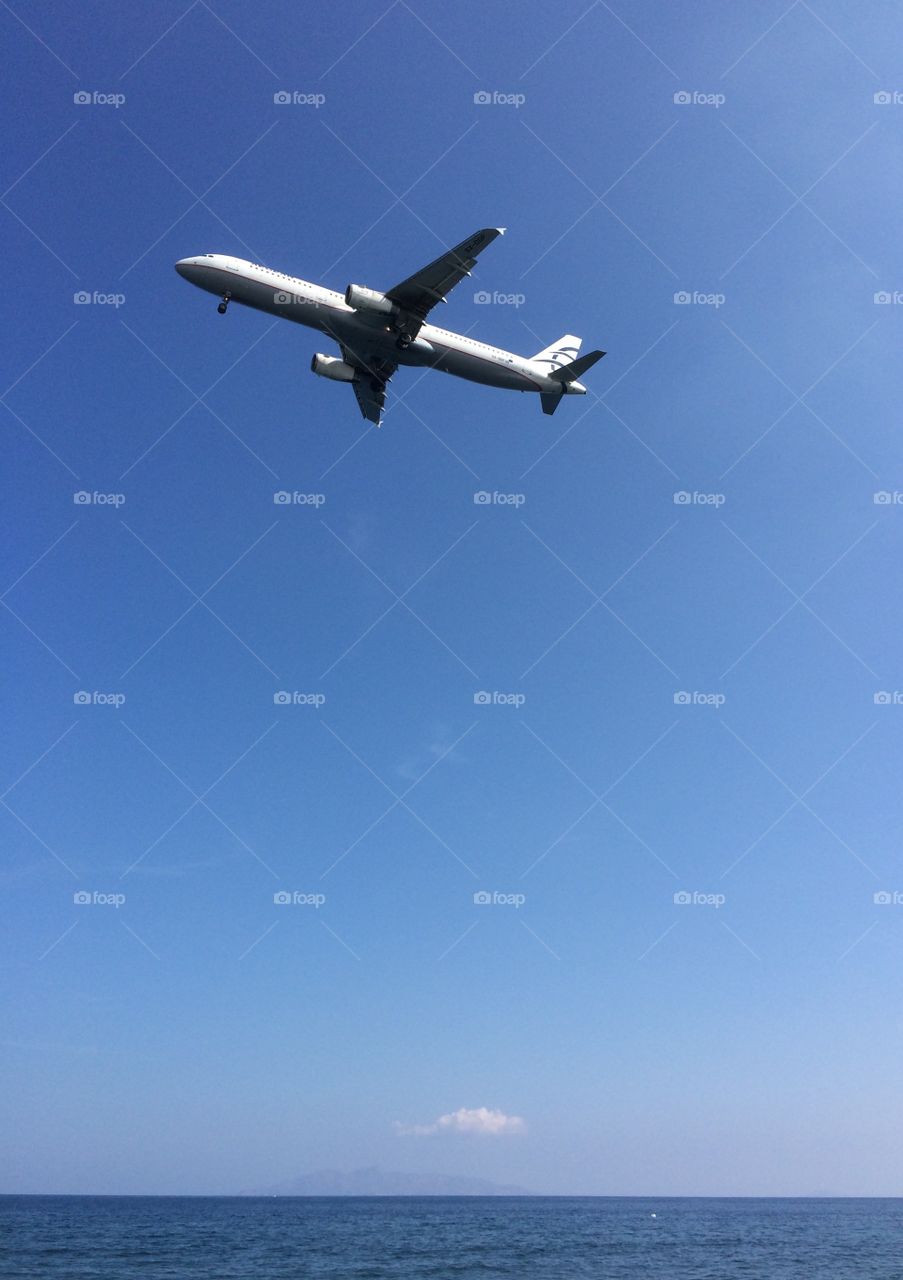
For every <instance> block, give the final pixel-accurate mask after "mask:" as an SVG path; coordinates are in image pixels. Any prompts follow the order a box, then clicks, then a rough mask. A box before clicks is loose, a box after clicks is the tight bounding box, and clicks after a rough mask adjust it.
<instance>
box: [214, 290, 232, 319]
mask: <svg viewBox="0 0 903 1280" xmlns="http://www.w3.org/2000/svg"><path fill="white" fill-rule="evenodd" d="M231 298H232V294H231V293H224V294H223V300H222V302H221V303H220V304H219V306H218V307H217V308H216V309H217V311H218V312H219V313H220V315H221V316H224V315H225V314H226V308H227V307H228V305H229V302H230V299H231Z"/></svg>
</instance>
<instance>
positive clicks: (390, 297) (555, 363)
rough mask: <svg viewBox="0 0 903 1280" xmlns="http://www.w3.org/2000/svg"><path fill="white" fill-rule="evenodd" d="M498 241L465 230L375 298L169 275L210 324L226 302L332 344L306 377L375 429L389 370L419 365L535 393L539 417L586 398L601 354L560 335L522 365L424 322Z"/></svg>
mask: <svg viewBox="0 0 903 1280" xmlns="http://www.w3.org/2000/svg"><path fill="white" fill-rule="evenodd" d="M504 233H505V228H504V227H485V228H484V229H483V230H482V231H475V232H474V234H473V235H471V236H468V237H467V239H466V240H462V241H461V243H460V244H458V245H455V247H454V248H453V249H449V250H448V252H447V253H443V254H442V255H441V256H440V257H438V258H436V260H435V262H431V263H430V264H429V266H426V267H423V268H422V269H421V270H420V271H416V272H415V273H414V274H413V275H412V276H408V278H407V279H406V280H402V282H401V283H400V284H396V285H394V286H393V287H392V288H391V289H387V290H386V292H385V293H380V292H378V291H377V290H376V289H367V288H364V287H363V286H362V285H358V284H350V285H349V286H348V288H347V289H346V290H345V293H344V295H342V294H341V293H336V292H335V291H334V290H332V289H325V288H323V287H322V286H320V285H316V284H311V283H310V281H308V280H299V279H297V278H296V277H295V276H289V275H286V274H285V273H284V272H281V271H273V270H272V269H271V268H269V267H264V266H261V265H260V264H259V263H256V262H246V261H244V260H243V259H240V258H232V257H229V256H228V255H227V254H221V253H203V254H200V255H198V256H197V257H194V258H182V259H180V261H179V262H177V263H176V264H175V267H176V271H177V272H178V273H179V275H180V276H182V277H183V278H184V279H185V280H188V281H189V282H190V283H191V284H194V285H197V286H198V288H199V289H205V290H206V291H207V292H208V293H214V294H218V295H219V297H220V303H219V306H218V307H217V311H218V312H219V313H220V315H225V314H226V310H227V308H228V306H229V303H230V302H238V303H241V304H242V305H243V306H246V307H255V308H256V309H257V310H258V311H267V312H269V313H270V314H271V315H276V316H280V317H281V318H282V319H285V320H294V321H295V322H296V323H298V324H304V325H307V326H308V327H309V328H311V329H319V330H320V331H321V332H322V333H324V334H326V335H327V336H328V337H329V338H332V339H333V340H334V341H335V342H337V343H338V345H339V347H340V349H341V352H342V354H341V357H339V356H328V355H323V354H321V353H319V352H318V353H317V354H316V355H315V356H314V358H313V360H312V361H311V365H310V367H311V370H312V371H313V372H314V373H316V374H318V375H319V376H320V377H322V378H331V379H333V380H334V381H336V382H349V383H350V384H351V386H352V388H353V390H354V393H355V395H356V396H357V402H358V404H359V405H360V409H361V413H362V414H363V416H364V417H365V418H366V419H367V420H368V421H370V422H374V423H375V424H376V425H377V426H380V425H381V423H382V416H383V409H384V408H385V403H386V386H387V384H388V381H389V379H390V378H391V377H392V375H393V373H395V371H396V369H397V368H398V366H399V365H414V366H418V365H419V366H428V367H429V368H432V369H440V370H441V371H442V372H443V373H451V374H454V375H455V376H456V377H459V378H466V379H468V380H469V381H470V382H480V383H483V384H484V385H486V386H491V387H506V388H509V389H512V390H514V391H533V392H538V393H539V398H540V403H541V405H542V411H543V413H547V414H552V413H554V412H555V410H556V409H557V408H558V406H559V404H560V403H561V401H562V400H563V399H564V397H565V396H566V395H585V394H586V387H584V386H583V384H582V383H581V382H579V381H578V379H579V378H580V377H581V376H582V375H583V374H584V373H585V372H586V371H587V369H590V368H592V366H593V365H594V364H595V363H596V362H597V361H598V360H601V359H602V357H603V356H604V355H605V352H604V351H590V352H588V354H587V355H584V356H581V355H580V354H579V353H580V339H579V338H576V337H574V335H573V334H569V333H568V334H565V335H564V337H562V338H559V339H558V341H557V342H553V343H552V345H551V346H549V347H545V348H544V349H543V350H542V351H540V352H538V353H537V354H536V355H535V356H530V357H529V358H528V357H525V356H519V355H515V354H514V353H513V352H511V351H502V350H500V349H499V348H498V347H490V346H487V344H486V343H485V342H477V341H476V339H474V338H469V337H467V336H466V335H464V334H460V333H450V332H449V331H448V330H447V329H440V328H438V326H436V325H433V324H428V323H427V320H426V317H427V315H428V314H429V313H430V311H431V310H432V308H433V307H434V306H435V305H436V304H437V303H439V302H445V301H446V295H447V294H448V293H450V292H451V290H452V289H453V288H454V287H455V285H456V284H458V283H459V282H460V281H461V280H463V279H464V277H465V276H469V275H470V274H471V271H472V269H473V267H474V266H476V261H477V256H478V255H479V254H480V253H482V251H483V250H484V249H485V248H486V247H487V245H490V244H492V242H493V240H495V239H496V238H497V237H498V236H500V235H504Z"/></svg>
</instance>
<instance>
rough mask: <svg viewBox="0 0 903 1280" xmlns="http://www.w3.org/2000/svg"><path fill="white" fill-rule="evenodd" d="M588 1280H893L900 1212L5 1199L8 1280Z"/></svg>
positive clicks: (3, 1263)
mask: <svg viewBox="0 0 903 1280" xmlns="http://www.w3.org/2000/svg"><path fill="white" fill-rule="evenodd" d="M653 1214H654V1215H655V1216H654V1217H653ZM590 1276H591V1277H600V1278H604V1280H622V1278H624V1280H626V1278H627V1277H629V1278H630V1280H634V1278H635V1277H644V1278H646V1277H652V1278H657V1277H662V1278H663V1280H664V1278H665V1277H667V1280H682V1278H683V1277H693V1278H694V1280H735V1278H736V1280H758V1278H759V1277H762V1280H764V1278H765V1277H768V1280H781V1278H782V1277H790V1276H793V1277H798V1278H800V1280H879V1278H880V1280H891V1278H893V1280H901V1278H903V1200H897V1199H893V1200H828V1199H817V1200H764V1199H763V1200H734V1199H725V1200H717V1199H711V1200H710V1199H690V1200H682V1199H661V1200H655V1199H640V1198H630V1199H618V1198H613V1199H608V1198H605V1199H595V1198H583V1197H579V1198H578V1197H575V1198H554V1199H553V1198H545V1197H541V1196H537V1197H530V1198H513V1197H512V1198H510V1199H509V1198H507V1197H504V1198H503V1197H498V1198H495V1197H493V1198H473V1199H471V1198H469V1197H468V1198H464V1197H454V1198H451V1197H449V1198H443V1197H436V1198H431V1197H423V1198H403V1199H402V1198H399V1199H395V1198H379V1199H376V1198H374V1199H368V1198H361V1199H339V1198H336V1199H332V1198H328V1197H323V1198H320V1197H317V1198H309V1199H308V1198H298V1199H294V1198H284V1199H256V1198H220V1197H210V1198H207V1197H196V1198H195V1197H190V1198H183V1197H156V1196H154V1197H144V1196H128V1197H118V1196H2V1197H0V1277H2V1280H43V1278H44V1277H47V1278H48V1280H54V1278H55V1277H65V1280H136V1278H137V1277H141V1278H142V1280H150V1278H151V1277H152V1278H153V1280H197V1278H199V1277H204V1280H207V1278H208V1277H209V1280H258V1278H260V1280H283V1278H288V1277H292V1278H294V1277H314V1278H317V1280H319V1278H321V1277H323V1278H325V1277H329V1280H413V1277H417V1278H418V1280H420V1278H421V1277H423V1278H424V1280H427V1278H429V1277H436V1278H437V1280H439V1278H440V1277H441V1278H443V1280H445V1278H446V1277H448V1278H454V1277H458V1278H459V1280H494V1278H495V1277H517V1280H539V1278H540V1277H541V1278H542V1280H582V1277H590Z"/></svg>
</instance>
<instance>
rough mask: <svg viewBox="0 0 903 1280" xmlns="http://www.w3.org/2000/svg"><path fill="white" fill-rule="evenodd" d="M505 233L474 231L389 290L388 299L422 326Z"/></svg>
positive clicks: (497, 229)
mask: <svg viewBox="0 0 903 1280" xmlns="http://www.w3.org/2000/svg"><path fill="white" fill-rule="evenodd" d="M504 231H505V228H504V227H484V229H483V230H482V231H475V232H474V233H473V235H471V236H468V237H467V239H466V240H462V241H461V243H460V244H458V245H455V247H454V249H449V250H448V252H447V253H443V255H442V257H441V258H437V259H436V261H435V262H431V263H430V264H429V266H428V267H422V268H421V269H420V270H419V271H415V272H414V274H413V275H412V276H408V278H407V280H402V282H401V284H397V285H395V287H394V288H392V289H387V290H386V297H387V298H391V299H392V301H393V302H397V303H398V305H399V306H400V307H402V308H403V309H404V310H405V311H407V312H410V313H411V314H412V315H413V316H416V317H417V319H418V320H419V321H420V322H421V324H422V323H423V321H424V320H425V319H426V316H427V313H428V312H429V311H431V310H432V308H433V307H434V306H435V305H436V303H437V302H444V301H445V298H446V295H447V294H449V293H451V291H452V289H454V287H455V285H456V284H458V282H459V281H461V280H463V279H464V277H465V276H469V275H470V272H471V269H472V268H473V267H475V266H476V261H477V256H478V255H479V254H480V253H482V252H483V250H484V249H485V248H486V246H487V245H490V244H492V242H493V240H495V239H497V238H498V237H499V236H500V235H503V234H504Z"/></svg>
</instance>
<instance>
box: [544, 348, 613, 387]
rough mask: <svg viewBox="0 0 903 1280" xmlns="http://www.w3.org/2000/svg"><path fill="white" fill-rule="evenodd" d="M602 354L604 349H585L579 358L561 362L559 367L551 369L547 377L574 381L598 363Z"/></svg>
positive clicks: (561, 380) (558, 380)
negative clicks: (584, 353)
mask: <svg viewBox="0 0 903 1280" xmlns="http://www.w3.org/2000/svg"><path fill="white" fill-rule="evenodd" d="M604 355H605V352H604V351H587V353H586V355H585V356H581V357H580V359H579V360H572V361H571V363H570V364H563V365H561V367H560V368H558V369H553V370H552V372H551V373H550V374H549V377H550V378H554V379H555V381H556V382H576V381H577V379H578V378H579V377H580V376H581V375H582V374H584V373H586V371H587V369H591V368H592V367H593V365H594V364H598V362H599V361H600V360H601V359H602V357H603V356H604Z"/></svg>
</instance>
